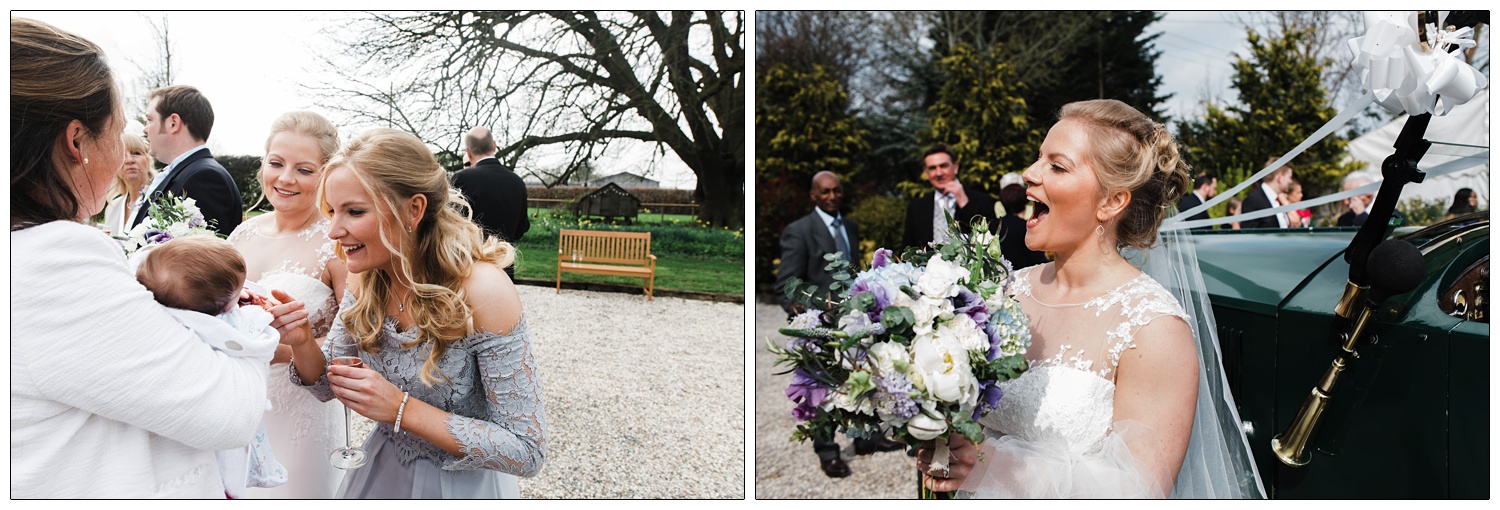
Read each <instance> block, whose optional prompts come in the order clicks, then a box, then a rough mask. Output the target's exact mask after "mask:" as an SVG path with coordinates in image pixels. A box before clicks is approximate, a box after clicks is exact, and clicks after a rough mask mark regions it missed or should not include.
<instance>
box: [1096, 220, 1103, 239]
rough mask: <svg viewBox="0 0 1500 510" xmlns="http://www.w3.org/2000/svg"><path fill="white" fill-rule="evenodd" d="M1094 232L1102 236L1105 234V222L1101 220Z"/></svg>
mask: <svg viewBox="0 0 1500 510" xmlns="http://www.w3.org/2000/svg"><path fill="white" fill-rule="evenodd" d="M1094 233H1095V234H1098V235H1101V236H1102V235H1104V222H1102V221H1101V222H1099V226H1097V227H1094Z"/></svg>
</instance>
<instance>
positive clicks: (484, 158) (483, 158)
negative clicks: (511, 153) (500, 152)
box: [474, 156, 500, 165]
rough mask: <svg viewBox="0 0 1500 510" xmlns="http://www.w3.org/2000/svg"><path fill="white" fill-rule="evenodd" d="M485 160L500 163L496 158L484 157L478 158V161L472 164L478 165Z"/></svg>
mask: <svg viewBox="0 0 1500 510" xmlns="http://www.w3.org/2000/svg"><path fill="white" fill-rule="evenodd" d="M486 159H493V160H495V162H496V163H499V162H500V158H497V157H494V156H485V157H482V158H479V161H475V162H474V164H476V165H478V164H479V162H480V161H484V160H486Z"/></svg>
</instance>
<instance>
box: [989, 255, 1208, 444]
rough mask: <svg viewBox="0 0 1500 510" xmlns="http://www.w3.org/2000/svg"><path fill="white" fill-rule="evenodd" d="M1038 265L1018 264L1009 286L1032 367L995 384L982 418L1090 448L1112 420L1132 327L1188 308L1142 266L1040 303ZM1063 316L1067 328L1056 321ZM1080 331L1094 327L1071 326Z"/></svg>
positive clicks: (1007, 429) (1000, 427)
mask: <svg viewBox="0 0 1500 510" xmlns="http://www.w3.org/2000/svg"><path fill="white" fill-rule="evenodd" d="M1038 267H1042V266H1033V267H1029V268H1025V269H1022V270H1020V271H1018V272H1017V273H1016V277H1015V282H1014V283H1012V284H1011V289H1010V291H1011V294H1012V295H1013V296H1014V297H1015V298H1016V299H1017V300H1018V301H1020V303H1021V309H1022V310H1024V311H1025V312H1026V315H1027V318H1028V319H1029V321H1030V324H1031V334H1032V347H1031V351H1030V352H1027V354H1026V357H1027V361H1028V365H1029V367H1030V368H1029V369H1028V370H1027V371H1026V372H1025V373H1023V374H1021V376H1020V377H1017V378H1015V379H1013V380H1010V381H1006V382H1003V383H1001V384H1000V389H1001V391H1002V392H1003V393H1004V396H1003V397H1002V398H1001V399H1000V404H999V407H997V408H996V409H995V411H994V412H991V413H989V414H988V415H986V416H984V417H983V418H981V419H980V424H982V425H984V426H985V428H986V429H987V430H986V433H987V434H991V435H1013V436H1018V437H1020V438H1023V439H1027V440H1031V441H1038V442H1056V443H1060V444H1062V445H1066V447H1067V449H1068V450H1070V451H1072V452H1073V453H1079V454H1083V453H1089V452H1094V451H1097V450H1098V449H1099V448H1100V447H1101V445H1102V443H1103V442H1104V440H1105V438H1106V436H1107V435H1108V434H1109V433H1110V428H1111V424H1112V423H1113V422H1114V401H1115V383H1114V378H1115V369H1116V368H1117V367H1118V366H1119V365H1120V356H1121V355H1122V354H1124V353H1125V351H1126V350H1127V349H1132V348H1135V346H1136V342H1137V340H1138V339H1137V338H1135V332H1136V331H1137V330H1139V329H1140V328H1141V326H1145V325H1146V324H1148V323H1150V322H1151V321H1152V320H1154V319H1156V318H1158V317H1163V316H1176V317H1183V316H1184V315H1185V313H1184V312H1183V311H1182V307H1181V306H1179V305H1178V304H1177V301H1176V300H1175V299H1173V298H1172V295H1171V294H1170V293H1168V292H1167V290H1166V289H1165V288H1163V287H1162V286H1161V285H1160V284H1158V283H1156V281H1155V280H1152V279H1151V277H1149V276H1146V275H1145V274H1141V275H1139V276H1136V277H1135V278H1134V279H1132V280H1130V281H1129V282H1126V283H1125V284H1123V285H1121V286H1119V287H1118V288H1115V289H1113V290H1111V291H1109V292H1108V293H1106V294H1104V295H1102V296H1099V297H1096V298H1093V299H1090V300H1089V301H1087V302H1085V303H1071V304H1052V303H1044V302H1042V301H1039V300H1037V299H1036V297H1034V296H1033V295H1032V292H1031V290H1032V280H1031V279H1032V278H1033V275H1034V274H1036V273H1037V272H1036V271H1034V269H1036V268H1038ZM1062 324H1066V325H1067V327H1066V328H1065V329H1066V331H1061V330H1063V329H1064V328H1056V327H1053V326H1057V325H1062ZM1060 331H1061V332H1060ZM1079 331H1085V332H1088V331H1092V332H1095V333H1096V334H1093V335H1089V334H1077V333H1073V332H1079ZM1100 332H1102V334H1097V333H1100ZM1054 337H1055V338H1054ZM1140 341H1149V339H1140Z"/></svg>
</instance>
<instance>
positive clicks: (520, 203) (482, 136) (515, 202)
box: [453, 127, 531, 278]
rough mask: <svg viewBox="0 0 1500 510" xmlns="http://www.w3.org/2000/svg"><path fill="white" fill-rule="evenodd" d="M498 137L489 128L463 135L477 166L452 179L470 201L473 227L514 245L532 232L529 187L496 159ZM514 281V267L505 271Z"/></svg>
mask: <svg viewBox="0 0 1500 510" xmlns="http://www.w3.org/2000/svg"><path fill="white" fill-rule="evenodd" d="M495 150H496V148H495V137H494V135H492V134H491V133H490V130H489V129H488V128H483V127H476V128H474V129H471V130H469V132H468V134H465V135H464V155H465V157H467V158H468V160H469V161H473V162H474V166H473V167H470V168H465V169H463V170H460V171H459V172H458V173H456V174H454V175H453V187H454V188H457V189H458V190H459V191H460V192H462V193H463V194H464V197H465V198H467V199H468V200H469V207H471V208H473V210H474V223H478V224H479V226H480V228H483V229H484V231H485V232H486V233H489V234H494V235H498V236H500V238H501V239H504V240H505V241H506V242H509V243H515V242H516V241H520V240H521V236H524V235H526V231H527V230H531V220H530V219H529V218H527V217H526V183H525V182H522V181H521V177H520V176H518V175H516V172H515V171H514V170H512V169H511V168H510V167H508V166H505V165H502V164H500V160H499V159H496V158H495ZM505 272H506V274H509V275H510V276H511V277H512V278H514V277H515V275H516V273H515V265H514V264H512V265H511V266H510V267H507V268H505Z"/></svg>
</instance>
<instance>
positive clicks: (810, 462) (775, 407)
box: [523, 303, 917, 499]
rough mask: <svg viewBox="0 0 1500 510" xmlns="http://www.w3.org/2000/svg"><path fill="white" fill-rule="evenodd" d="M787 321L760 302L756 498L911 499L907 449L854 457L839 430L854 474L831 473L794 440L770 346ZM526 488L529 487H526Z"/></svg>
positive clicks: (912, 476) (913, 488)
mask: <svg viewBox="0 0 1500 510" xmlns="http://www.w3.org/2000/svg"><path fill="white" fill-rule="evenodd" d="M785 323H786V313H784V312H782V311H781V308H780V307H777V306H775V305H768V304H764V303H756V304H755V339H754V340H755V497H756V498H757V499H782V498H830V499H871V498H876V499H896V498H902V499H911V498H915V497H916V495H917V475H916V470H917V462H916V460H915V459H912V458H911V457H907V456H906V453H905V452H899V451H897V452H883V453H875V454H870V455H861V456H854V448H853V446H851V445H852V443H853V440H851V439H849V438H848V437H846V436H843V435H840V436H839V437H838V443H839V445H840V447H841V448H840V450H841V452H842V453H843V456H844V461H845V462H847V463H848V464H849V470H850V471H852V472H853V474H851V475H849V477H848V478H828V477H827V476H825V475H824V474H823V470H822V469H820V468H819V467H818V455H817V454H815V453H813V449H812V441H810V440H809V441H807V442H800V443H797V442H791V441H788V440H787V438H788V437H791V434H792V431H794V430H796V422H795V421H794V420H792V403H791V401H789V400H787V399H786V394H785V392H784V390H785V389H786V385H787V383H790V382H791V377H792V376H791V375H772V374H773V373H776V372H781V371H783V370H785V368H784V367H780V366H775V365H773V363H775V361H776V359H775V358H774V357H773V356H772V355H771V353H770V352H769V351H767V350H766V344H765V342H766V339H767V338H770V339H771V340H772V341H774V342H776V343H777V345H781V344H783V343H785V342H786V337H783V336H781V334H779V333H777V332H776V328H779V327H781V326H783V325H785ZM523 490H524V489H523Z"/></svg>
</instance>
